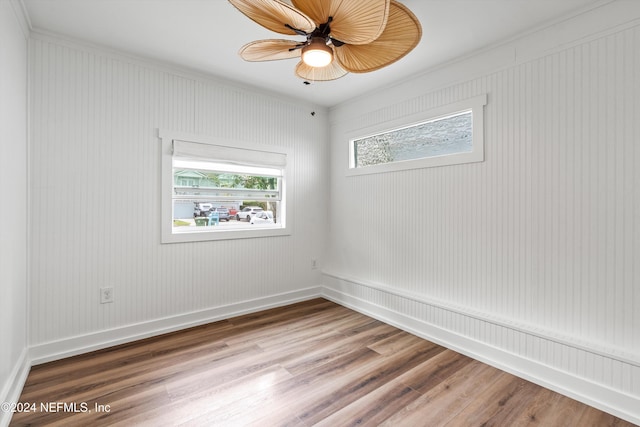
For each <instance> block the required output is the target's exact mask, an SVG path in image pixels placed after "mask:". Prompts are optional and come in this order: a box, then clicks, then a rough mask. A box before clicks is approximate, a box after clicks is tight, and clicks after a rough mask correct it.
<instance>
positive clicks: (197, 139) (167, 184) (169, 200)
mask: <svg viewBox="0 0 640 427" xmlns="http://www.w3.org/2000/svg"><path fill="white" fill-rule="evenodd" d="M158 136H159V138H160V140H161V145H162V148H161V150H162V154H161V156H162V159H161V163H162V164H161V202H160V203H161V213H160V221H161V242H162V243H184V242H201V241H209V240H230V239H247V238H260V237H273V236H286V235H290V234H292V232H291V230H292V229H293V224H292V217H293V215H291V212H290V205H291V203H288V202H287V193H289V191H287V189H288V186H289V185H288V181H289V179H288V178H289V177H290V176H291V174H290V170H291V159H292V156H291V152H290V150H289V149H287V148H284V147H276V146H272V145H257V144H249V143H245V142H239V141H226V140H220V139H217V138H209V137H206V136H202V135H194V134H189V133H184V132H174V131H169V130H165V129H158ZM174 140H176V141H187V142H193V143H199V144H211V145H215V146H220V147H228V148H232V149H246V150H251V151H259V152H264V153H265V155H269V154H274V153H275V154H283V155H285V156H286V158H287V162H286V166H284V168H283V176H282V178H281V190H280V191H281V201H280V205H279V207H280V209H279V210H280V218H279V220H280V221H281V224H282V227H278V228H259V229H240V230H238V229H235V230H224V229H223V228H215V229H212V228H213V227H194V230H193V231H189V232H180V233H174V232H173V185H174V178H173V141H174Z"/></svg>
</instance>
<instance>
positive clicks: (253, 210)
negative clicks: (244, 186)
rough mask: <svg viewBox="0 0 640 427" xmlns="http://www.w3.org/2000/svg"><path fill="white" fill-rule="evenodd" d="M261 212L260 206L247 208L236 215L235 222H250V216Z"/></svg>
mask: <svg viewBox="0 0 640 427" xmlns="http://www.w3.org/2000/svg"><path fill="white" fill-rule="evenodd" d="M262 211H263V209H262V208H261V207H260V206H247V207H245V208H244V209H242V210H241V211H240V212H238V213H237V214H236V220H238V221H242V220H245V221H247V222H249V221H251V217H252V216H254V215H255V214H257V213H258V212H262Z"/></svg>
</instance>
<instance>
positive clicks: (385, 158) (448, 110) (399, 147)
mask: <svg viewBox="0 0 640 427" xmlns="http://www.w3.org/2000/svg"><path fill="white" fill-rule="evenodd" d="M486 100H487V97H486V95H482V96H479V97H476V98H473V99H471V100H468V101H463V102H459V103H456V104H452V105H448V106H444V107H441V108H438V109H434V110H430V111H428V112H427V113H420V114H417V115H414V116H412V117H408V118H407V117H405V118H403V119H401V120H399V121H395V122H393V123H386V124H384V125H383V126H384V128H382V129H378V128H379V127H380V126H377V127H376V128H370V129H366V130H365V131H364V132H363V131H360V132H359V133H360V134H363V133H364V134H365V135H366V136H359V137H356V138H352V139H350V141H349V170H348V172H347V174H348V175H361V174H370V173H379V172H390V171H396V170H405V169H417V168H425V167H433V166H445V165H454V164H461V163H470V162H481V161H483V160H484V142H483V133H484V130H483V122H484V118H483V107H484V105H485V104H486V103H487V102H486ZM367 131H368V132H367ZM365 132H366V133H365Z"/></svg>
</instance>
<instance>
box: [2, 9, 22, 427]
mask: <svg viewBox="0 0 640 427" xmlns="http://www.w3.org/2000/svg"><path fill="white" fill-rule="evenodd" d="M27 37H28V24H27V21H26V18H25V14H24V12H23V10H22V8H21V5H20V3H19V2H18V1H13V0H0V132H1V137H0V187H1V188H2V197H1V198H0V227H2V228H1V230H0V403H3V402H17V401H18V399H19V397H20V392H21V391H22V385H23V384H24V381H25V379H26V377H27V374H28V373H29V358H28V351H27V338H26V334H27V322H28V316H27V310H26V308H27V284H28V272H27V265H28V260H27V236H28V229H27V219H26V212H25V209H24V206H25V205H26V204H27V191H28V179H29V177H28V170H27V153H28V150H27V148H28V147H27V135H28V130H27V125H28V119H27V93H28V92H27V91H28V86H27V66H28V62H27V59H28V54H27ZM10 418H11V413H10V412H9V411H4V410H1V409H0V426H3V425H8V423H9V419H10Z"/></svg>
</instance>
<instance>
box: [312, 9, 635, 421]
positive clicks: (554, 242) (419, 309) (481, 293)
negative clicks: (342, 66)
mask: <svg viewBox="0 0 640 427" xmlns="http://www.w3.org/2000/svg"><path fill="white" fill-rule="evenodd" d="M637 6H638V5H637V4H635V5H634V4H633V3H631V2H628V3H626V6H625V4H624V3H620V2H618V3H617V4H614V5H612V6H611V7H612V8H616V9H615V11H614V12H611V13H609V15H608V14H607V11H606V10H599V11H593V12H592V15H593V14H597V13H601V15H600V16H603V17H604V16H610V15H615V16H618V17H619V18H620V20H621V22H622V23H620V21H618V22H616V23H615V25H613V26H612V28H611V29H609V30H608V31H606V32H604V33H601V34H595V35H589V36H588V37H587V36H585V37H582V38H581V39H580V40H577V41H573V42H571V43H565V44H564V45H563V44H561V42H560V41H559V42H558V43H559V44H560V46H558V47H556V48H555V49H552V50H551V51H547V53H546V54H544V55H533V56H534V57H530V58H529V59H528V60H523V61H513V58H514V57H516V56H517V55H513V52H514V51H513V50H510V49H511V46H509V45H506V46H500V47H498V48H496V49H495V50H494V51H487V52H485V54H484V55H485V57H486V60H485V62H488V61H492V60H494V59H495V58H511V59H510V61H511V63H506V62H502V63H497V64H496V65H495V67H494V71H492V72H486V73H481V74H480V75H473V71H469V72H467V74H468V75H470V77H468V78H466V79H459V81H457V82H452V83H450V84H446V85H442V87H433V86H432V85H430V81H429V77H430V76H429V74H426V75H424V76H418V77H416V78H415V79H414V80H413V81H408V82H403V83H402V84H401V85H398V87H395V88H392V89H390V90H388V91H386V92H385V91H380V92H379V93H376V94H374V95H371V97H369V98H366V97H365V98H363V99H360V100H356V101H354V102H353V103H350V104H348V105H345V106H341V107H339V108H337V109H335V111H332V120H333V125H332V133H331V138H332V154H331V160H332V172H331V179H332V185H331V193H330V194H331V196H330V204H331V205H332V206H339V209H340V211H341V212H342V213H343V214H344V218H345V221H334V222H331V224H330V240H329V249H328V259H327V267H326V269H325V282H324V284H325V286H326V289H325V292H326V295H327V296H328V297H330V298H332V299H334V300H336V301H340V302H343V303H345V304H347V305H350V306H352V307H354V308H356V309H360V310H362V311H365V312H367V313H369V314H372V315H375V316H378V317H380V318H383V319H385V320H387V321H390V322H391V323H395V324H398V325H400V326H404V327H405V328H407V329H409V330H412V331H413V332H415V333H418V334H420V335H423V336H426V337H429V338H433V339H436V340H439V341H440V342H443V343H446V344H448V345H450V346H452V347H454V348H458V349H459V350H460V351H464V352H466V353H468V354H472V355H474V356H475V357H478V358H480V359H483V360H487V361H489V362H492V363H494V364H496V365H498V366H500V367H502V368H505V369H507V370H511V371H513V372H516V373H519V374H520V375H523V376H525V377H528V378H531V379H534V380H536V381H537V382H539V383H542V384H545V385H548V386H550V387H553V388H555V389H557V390H561V391H563V392H565V393H567V394H569V395H572V396H574V397H577V398H579V399H581V400H583V401H586V402H588V403H591V404H594V405H596V406H599V407H601V408H603V409H606V410H609V411H611V412H614V413H616V414H618V415H620V416H623V417H625V418H627V419H631V420H633V421H635V422H640V410H639V409H638V408H640V168H638V164H640V146H639V141H640V24H639V18H640V10H638V9H640V8H638V7H637ZM621 7H622V8H624V7H627V10H626V12H627V14H626V15H625V13H624V9H622V11H621V9H620V8H621ZM605 9H606V7H605ZM587 15H589V14H587ZM591 18H593V17H592V16H582V17H580V18H577V19H576V22H565V23H563V25H564V28H563V29H566V28H569V29H571V26H572V25H573V26H574V27H576V28H578V27H580V25H585V24H584V22H590V21H589V20H590V19H591ZM580 20H582V21H580ZM577 32H578V30H576V31H575V32H574V33H577ZM545 36H549V32H546V33H545V32H544V31H542V32H541V33H540V34H539V35H537V36H536V35H530V36H529V39H528V41H527V43H528V44H529V46H530V47H531V46H535V45H536V40H535V37H539V38H540V39H541V40H542V39H545V40H548V37H547V38H545ZM425 42H428V41H425ZM518 43H520V45H523V44H524V43H522V42H518V41H517V42H514V44H515V45H518ZM533 50H535V49H533ZM538 51H540V50H538ZM516 52H517V53H522V51H517V50H516ZM502 53H504V54H502ZM525 56H526V55H525ZM482 58H483V57H482V55H480V56H479V57H474V58H470V59H469V62H475V63H479V62H482ZM489 63H490V62H489ZM464 67H465V64H464V62H462V63H457V64H451V65H450V68H451V70H452V71H451V75H456V76H461V75H464V72H460V69H464ZM485 68H488V66H486V64H485ZM446 72H447V69H446V67H445V68H444V69H443V70H437V71H435V72H434V75H436V74H438V73H439V74H446ZM484 93H486V94H488V104H487V106H486V107H485V161H484V162H483V163H475V164H467V165H457V166H448V167H439V168H430V169H421V170H411V171H403V172H395V173H387V174H378V175H366V176H351V177H347V176H345V168H346V165H347V154H348V148H347V147H348V145H347V143H348V136H349V135H353V133H354V132H355V133H357V131H358V129H361V130H362V132H363V134H366V129H367V128H368V127H370V126H373V125H376V126H380V124H381V123H384V122H387V121H389V122H391V121H393V120H397V119H398V118H399V117H402V116H405V115H413V114H416V113H419V112H421V111H428V110H429V109H432V108H436V107H440V106H442V105H445V104H448V103H453V102H458V101H461V100H464V99H468V98H471V97H474V96H477V95H481V94H484ZM354 107H357V109H355V108H354Z"/></svg>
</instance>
